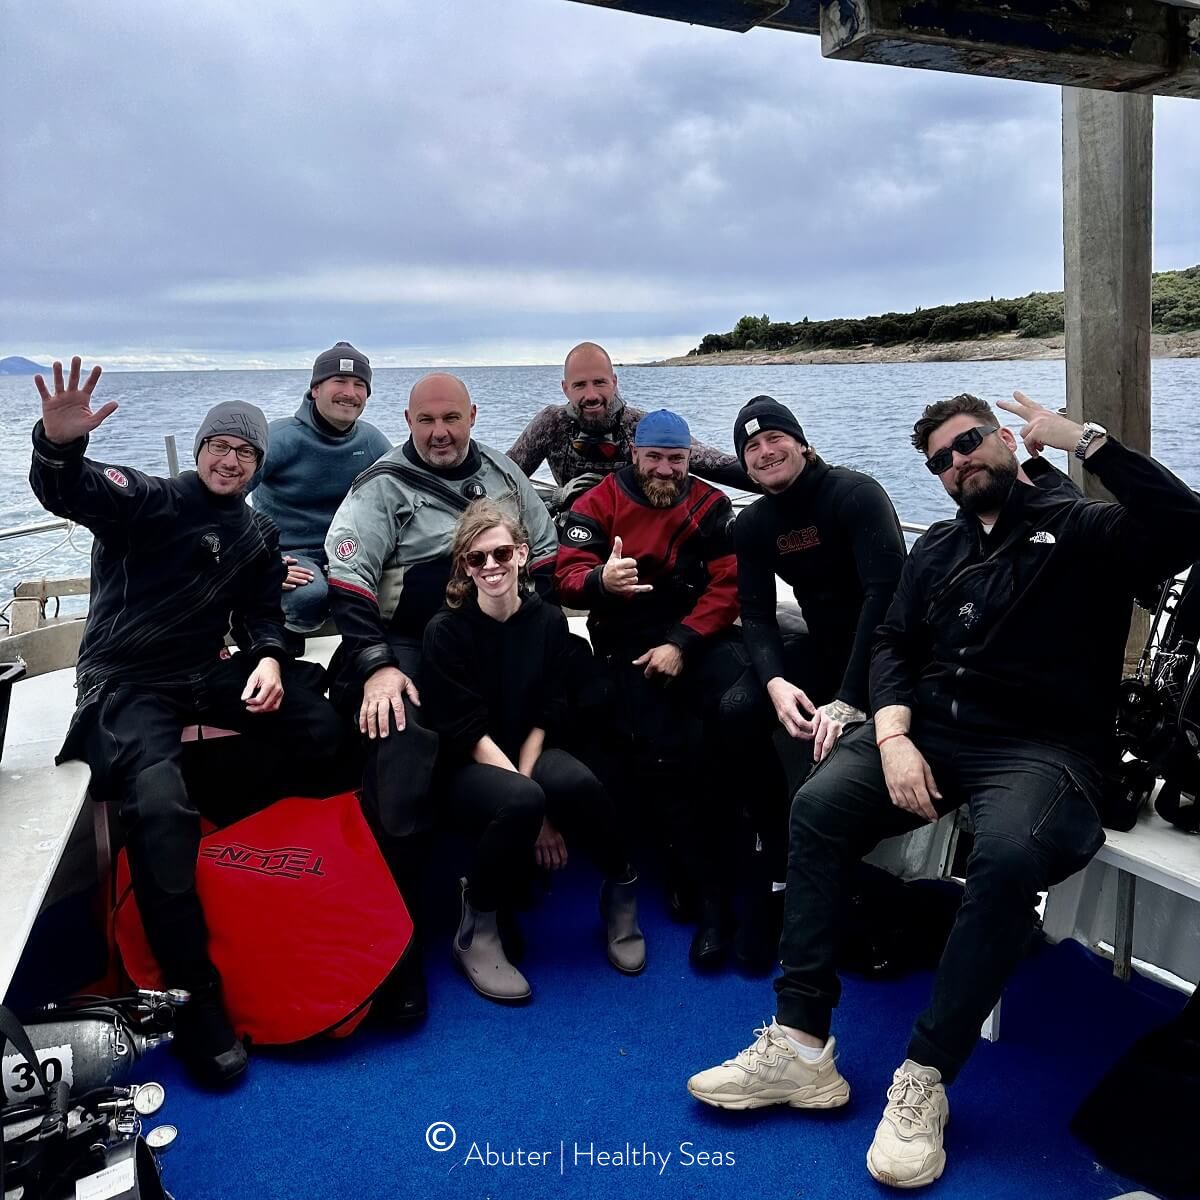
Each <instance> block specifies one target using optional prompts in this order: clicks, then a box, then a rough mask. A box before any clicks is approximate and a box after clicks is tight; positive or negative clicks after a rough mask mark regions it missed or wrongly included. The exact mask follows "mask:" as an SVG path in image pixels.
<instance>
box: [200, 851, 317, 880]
mask: <svg viewBox="0 0 1200 1200" xmlns="http://www.w3.org/2000/svg"><path fill="white" fill-rule="evenodd" d="M200 853H201V854H202V855H203V856H204V857H205V858H211V859H212V860H213V861H214V863H215V864H216V865H217V866H218V867H231V868H233V869H234V870H236V871H254V872H255V873H256V874H258V875H277V876H279V877H280V878H281V879H299V878H300V876H301V875H324V874H325V872H324V871H323V870H322V868H321V865H322V863H323V862H324V861H325V860H324V858H323V857H322V856H321V855H319V854H317V853H315V852H314V851H312V850H310V849H309V848H308V847H307V846H281V847H280V848H279V849H278V850H260V849H258V847H257V846H247V845H246V844H245V843H244V842H229V843H227V844H224V845H222V844H221V843H219V842H208V843H206V844H205V845H203V846H201V848H200Z"/></svg>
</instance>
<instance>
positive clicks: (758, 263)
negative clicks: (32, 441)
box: [0, 0, 1200, 367]
mask: <svg viewBox="0 0 1200 1200" xmlns="http://www.w3.org/2000/svg"><path fill="white" fill-rule="evenodd" d="M0 25H2V28H0V130H2V132H3V153H2V155H0V357H2V356H3V355H6V354H24V355H27V356H29V357H32V358H36V359H40V360H46V359H49V358H51V357H54V356H65V355H67V354H70V353H71V352H73V351H75V350H78V351H80V352H82V353H83V354H85V355H86V356H87V357H89V358H97V359H100V360H101V361H104V362H106V363H108V364H109V365H111V366H114V367H119V366H126V367H134V366H141V365H144V366H162V367H171V366H183V365H189V364H196V365H221V366H235V365H263V366H306V365H307V364H308V363H309V362H310V361H311V359H312V357H313V354H314V353H315V352H316V351H317V350H319V349H321V348H323V347H324V346H327V345H329V344H330V343H331V342H333V341H335V340H337V339H339V338H347V339H349V340H352V341H354V342H355V343H357V344H358V345H359V346H360V347H362V348H363V349H364V350H366V351H367V352H368V353H369V354H370V355H371V357H372V360H373V361H374V362H375V363H377V364H379V365H427V364H436V363H461V364H467V363H516V362H526V363H528V362H553V361H557V360H558V359H560V358H561V356H562V353H563V351H564V349H565V348H567V347H569V346H570V345H571V344H572V343H574V342H576V341H579V340H581V339H584V338H593V339H597V340H600V341H603V342H605V343H606V344H607V345H608V346H610V348H611V349H612V350H613V353H614V357H615V358H618V359H622V360H626V361H628V360H637V359H639V358H646V357H652V356H662V355H666V354H670V353H678V352H682V351H685V350H687V349H688V348H689V347H691V346H693V345H695V344H696V342H697V341H698V340H699V338H700V337H701V336H702V335H703V334H704V333H706V332H709V331H712V330H726V329H729V328H731V327H732V325H733V323H734V321H735V320H736V319H737V318H738V317H739V316H740V315H742V314H743V313H746V312H754V313H761V312H767V313H769V314H770V315H771V316H772V317H773V318H775V319H777V320H799V319H800V318H802V317H804V316H809V317H811V318H814V319H816V318H822V317H830V316H838V315H846V316H849V315H864V314H867V313H871V312H878V311H883V310H886V309H898V310H908V309H911V308H913V307H914V306H916V305H918V304H921V305H931V304H937V303H944V302H950V301H955V300H963V299H972V298H976V297H979V296H988V295H1019V294H1023V293H1025V292H1028V291H1030V290H1033V289H1054V288H1059V287H1061V286H1062V228H1061V222H1062V200H1061V175H1060V156H1061V149H1060V146H1061V134H1060V93H1059V92H1058V90H1057V89H1055V88H1051V87H1044V86H1037V85H1027V84H1018V83H1011V82H1006V81H990V80H983V79H972V78H962V77H956V76H949V75H939V74H935V73H929V72H915V71H906V70H901V69H896V68H888V67H877V66H868V65H862V64H854V63H834V62H826V61H824V60H822V58H821V57H820V53H819V43H818V39H816V38H813V37H806V36H802V35H797V34H789V33H783V32H773V31H766V30H760V31H755V32H752V33H750V34H747V35H739V34H731V33H723V32H720V31H715V30H707V29H697V28H690V27H688V26H685V25H678V24H673V23H668V22H662V21H655V20H651V19H648V18H642V17H635V16H630V15H628V14H623V13H617V12H608V11H605V10H602V9H596V8H591V7H588V6H585V5H580V4H574V3H568V2H567V0H423V2H421V3H418V2H417V0H345V3H342V4H331V3H329V2H328V0H319V2H318V0H255V2H254V3H246V2H245V0H191V2H190V3H185V2H184V0H104V3H100V4H97V3H95V2H94V0H74V2H72V0H39V2H38V3H36V4H33V3H29V2H28V0H0ZM1155 121H1156V126H1155V140H1156V166H1155V181H1154V187H1155V212H1154V220H1155V227H1154V242H1155V250H1154V258H1155V268H1156V269H1159V270H1162V269H1170V268H1178V267H1184V266H1189V265H1191V264H1193V263H1196V262H1200V200H1198V199H1197V197H1200V101H1194V100H1193V101H1186V100H1174V101H1167V100H1158V101H1156V109H1155Z"/></svg>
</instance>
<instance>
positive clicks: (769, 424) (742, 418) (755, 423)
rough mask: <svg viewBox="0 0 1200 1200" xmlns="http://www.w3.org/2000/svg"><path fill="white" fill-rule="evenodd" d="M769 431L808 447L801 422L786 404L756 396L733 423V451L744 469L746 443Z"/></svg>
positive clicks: (766, 397) (771, 397)
mask: <svg viewBox="0 0 1200 1200" xmlns="http://www.w3.org/2000/svg"><path fill="white" fill-rule="evenodd" d="M768 429H777V430H779V432H780V433H786V434H788V435H789V436H791V437H794V438H795V439H796V441H798V442H799V443H800V445H802V446H807V445H808V440H807V438H805V436H804V430H803V429H801V428H800V422H799V421H797V420H796V416H795V414H794V413H793V412H792V410H791V409H790V408H788V407H787V405H786V404H780V403H779V401H778V400H776V399H775V398H774V397H773V396H755V397H754V399H753V400H748V401H747V402H746V403H745V404H744V405H742V411H741V412H739V413H738V415H737V417H735V418H734V422H733V449H734V452H735V453H736V454H737V456H738V461H739V462H740V463H741V464H742V467H743V469H744V468H745V466H746V443H747V442H748V441H749V440H750V439H751V438H752V437H755V436H757V435H758V434H760V433H765V432H766V431H767V430H768Z"/></svg>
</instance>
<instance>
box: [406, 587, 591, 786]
mask: <svg viewBox="0 0 1200 1200" xmlns="http://www.w3.org/2000/svg"><path fill="white" fill-rule="evenodd" d="M567 637H568V630H567V618H566V617H565V616H563V612H562V609H561V608H558V607H556V606H555V605H553V604H547V603H546V602H545V601H543V600H542V598H541V597H540V596H538V595H537V593H536V592H529V593H526V595H525V596H524V597H523V599H522V601H521V607H520V608H519V609H518V610H517V611H516V612H515V613H513V615H512V616H511V617H509V619H508V620H507V621H497V620H496V619H495V618H494V617H489V616H488V615H487V614H486V613H484V612H483V611H482V610H481V609H480V607H479V603H478V601H477V600H476V598H475V597H474V596H471V597H469V598H468V599H467V600H466V601H464V603H463V606H462V607H461V608H459V609H451V608H443V609H442V610H441V611H440V612H439V613H437V614H436V615H435V616H434V617H433V618H432V620H430V622H429V624H428V625H427V626H426V627H425V638H424V645H423V652H422V661H421V703H422V712H423V714H424V718H425V720H426V721H428V722H429V724H430V725H431V727H432V728H433V729H435V730H437V732H438V734H439V735H440V736H441V740H442V741H441V744H442V751H443V753H444V754H446V755H448V757H449V758H450V760H451V761H459V762H461V761H469V760H470V758H471V751H472V749H473V748H474V746H475V744H476V742H478V741H479V739H480V738H481V737H483V736H484V735H485V734H486V735H488V736H489V737H491V739H492V740H493V741H494V742H495V743H496V744H497V745H498V746H499V747H500V749H501V750H503V751H504V753H505V754H507V755H508V757H509V758H510V759H511V760H512V761H513V763H514V765H515V764H516V762H517V756H518V754H519V753H520V750H521V744H522V743H523V742H524V741H525V739H526V738H527V737H528V736H529V732H530V730H532V729H544V730H545V731H546V737H547V741H548V742H552V741H553V740H554V736H555V734H557V733H558V732H559V731H560V730H561V729H562V724H563V719H564V717H565V714H566V687H567V683H566V669H567V661H568V660H567Z"/></svg>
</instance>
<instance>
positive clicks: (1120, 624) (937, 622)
mask: <svg viewBox="0 0 1200 1200" xmlns="http://www.w3.org/2000/svg"><path fill="white" fill-rule="evenodd" d="M1084 469H1085V470H1087V471H1091V472H1094V473H1095V474H1096V476H1097V477H1098V478H1099V479H1100V481H1101V482H1102V483H1103V484H1104V486H1105V487H1107V488H1108V490H1109V491H1110V492H1111V493H1112V494H1113V495H1114V496H1115V497H1116V498H1117V500H1118V503H1116V504H1112V503H1104V502H1101V501H1097V500H1085V499H1082V498H1081V497H1080V496H1079V495H1078V493H1076V492H1074V490H1073V489H1072V488H1070V487H1069V486H1067V487H1064V486H1057V487H1055V486H1047V481H1045V480H1043V479H1040V478H1039V479H1038V481H1037V482H1038V486H1035V487H1030V486H1028V485H1027V484H1023V483H1021V482H1020V481H1018V482H1017V483H1015V484H1014V485H1013V489H1012V492H1011V493H1010V495H1009V498H1008V500H1007V501H1006V503H1005V505H1004V507H1003V508H1002V509H1001V512H1000V516H999V519H998V520H997V522H996V525H995V527H994V528H993V529H992V531H991V533H984V532H983V528H982V526H981V525H980V523H979V521H978V520H977V519H976V518H974V517H972V516H969V515H967V514H965V513H963V512H961V511H960V512H959V514H958V517H957V519H956V520H953V521H943V522H940V523H939V524H937V525H934V526H932V527H931V528H930V529H929V532H928V533H926V534H925V535H924V536H923V537H922V538H921V539H920V540H919V541H918V542H917V544H916V546H915V547H914V548H913V551H912V553H911V554H910V555H909V558H908V562H907V563H906V564H905V567H904V573H903V575H902V576H901V578H900V586H899V588H898V589H897V591H896V598H895V600H894V601H893V602H892V606H891V608H890V609H889V610H888V615H887V620H886V621H885V622H884V624H883V626H882V627H881V628H880V630H879V633H878V638H877V641H876V644H875V651H874V654H873V656H872V660H871V702H872V706H873V708H874V709H875V710H876V711H877V710H878V709H880V708H883V707H885V706H886V705H890V704H904V705H907V706H909V707H910V708H912V709H913V712H914V730H916V729H917V726H918V724H919V723H920V722H921V721H926V720H928V721H934V722H937V723H939V724H942V725H949V726H951V727H954V728H958V729H961V730H963V731H964V732H975V733H986V734H999V735H1003V736H1008V737H1014V738H1020V739H1022V740H1024V741H1034V742H1040V743H1044V744H1048V745H1051V746H1058V747H1062V748H1063V749H1066V750H1069V751H1075V752H1080V753H1083V754H1085V755H1088V756H1090V757H1093V758H1097V759H1099V760H1101V761H1103V756H1105V755H1107V754H1108V752H1109V751H1110V749H1111V740H1112V735H1113V726H1114V721H1115V716H1116V705H1117V694H1118V683H1119V681H1120V678H1121V668H1122V662H1123V656H1124V648H1125V642H1126V640H1127V637H1128V634H1129V621H1130V613H1131V607H1132V597H1133V593H1134V592H1135V591H1136V590H1138V589H1139V588H1140V587H1142V586H1144V585H1145V583H1146V580H1147V579H1148V578H1155V579H1165V578H1167V577H1168V576H1169V575H1172V574H1174V573H1175V572H1177V571H1180V570H1182V569H1183V568H1184V567H1186V566H1187V565H1188V564H1189V563H1191V562H1193V561H1195V559H1196V558H1198V557H1200V497H1198V496H1197V495H1196V494H1195V493H1194V492H1192V491H1191V490H1190V489H1189V488H1188V487H1187V486H1186V485H1185V484H1184V483H1182V482H1181V481H1180V480H1179V479H1177V478H1176V477H1175V476H1174V475H1172V474H1171V472H1170V471H1168V470H1167V469H1166V468H1165V467H1163V466H1161V465H1160V464H1159V463H1157V462H1155V461H1154V460H1153V459H1151V458H1148V457H1146V456H1145V455H1143V454H1139V453H1137V452H1136V451H1134V450H1130V449H1128V448H1127V447H1125V446H1122V445H1121V444H1120V443H1119V442H1117V441H1116V440H1114V439H1112V438H1109V439H1108V441H1107V443H1106V444H1104V445H1102V446H1101V447H1100V448H1099V449H1098V450H1097V451H1095V453H1094V454H1092V455H1091V457H1089V458H1088V459H1087V460H1086V462H1085V463H1084Z"/></svg>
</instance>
